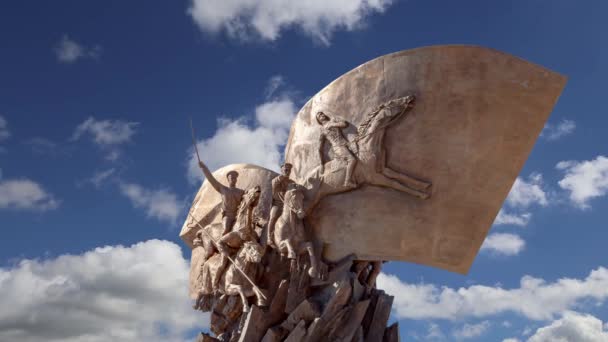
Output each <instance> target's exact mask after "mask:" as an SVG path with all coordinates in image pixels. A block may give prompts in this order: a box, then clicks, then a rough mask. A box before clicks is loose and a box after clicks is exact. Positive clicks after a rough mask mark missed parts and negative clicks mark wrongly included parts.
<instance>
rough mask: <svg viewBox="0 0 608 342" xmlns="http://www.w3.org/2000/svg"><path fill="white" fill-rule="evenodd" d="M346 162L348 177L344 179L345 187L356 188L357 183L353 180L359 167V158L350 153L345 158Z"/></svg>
mask: <svg viewBox="0 0 608 342" xmlns="http://www.w3.org/2000/svg"><path fill="white" fill-rule="evenodd" d="M345 160H346V176H345V177H344V178H345V179H344V186H346V187H349V188H350V187H356V186H357V183H355V181H354V180H353V174H354V171H355V167H356V166H357V158H355V156H353V154H352V153H351V152H350V151H348V152H347V153H346V156H345Z"/></svg>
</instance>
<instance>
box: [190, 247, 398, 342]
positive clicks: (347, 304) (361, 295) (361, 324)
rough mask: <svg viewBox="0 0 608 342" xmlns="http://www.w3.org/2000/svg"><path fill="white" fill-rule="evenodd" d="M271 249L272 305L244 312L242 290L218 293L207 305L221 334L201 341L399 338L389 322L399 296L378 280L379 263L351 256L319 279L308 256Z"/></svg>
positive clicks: (380, 341)
mask: <svg viewBox="0 0 608 342" xmlns="http://www.w3.org/2000/svg"><path fill="white" fill-rule="evenodd" d="M270 254H271V256H270V257H269V259H273V260H268V262H269V263H268V265H269V266H270V267H268V268H267V273H266V274H265V275H264V279H265V280H266V281H265V285H267V286H268V287H269V288H271V289H272V291H269V292H271V294H272V295H271V296H270V297H269V298H272V300H271V302H270V305H269V306H268V307H259V306H257V305H255V304H252V305H251V306H250V307H249V309H248V312H243V310H242V304H241V302H240V299H239V298H238V297H237V296H225V295H224V296H219V297H217V298H214V299H213V300H212V305H211V306H210V307H208V308H206V309H203V310H204V311H210V312H211V331H212V332H213V333H214V334H215V337H213V336H211V335H208V334H201V335H200V336H199V337H198V340H197V341H198V342H210V341H223V342H232V341H234V342H259V341H262V342H279V341H288V342H296V341H306V342H316V341H341V342H351V341H353V342H358V341H361V342H397V341H399V328H398V324H397V323H394V324H392V325H391V326H388V327H387V323H388V319H389V315H390V312H391V306H392V303H393V297H392V296H389V295H387V294H386V293H385V292H384V291H382V290H380V289H377V288H376V287H375V285H374V284H373V283H374V282H375V279H373V278H375V275H377V272H378V271H379V270H377V269H376V270H374V268H373V267H374V266H376V267H378V265H379V263H376V264H373V263H366V262H358V261H354V260H353V258H352V257H349V258H346V259H345V260H343V261H341V262H340V263H337V264H335V265H332V266H330V268H329V272H327V273H326V276H325V277H324V278H325V280H319V279H313V278H311V277H310V276H309V275H308V269H309V265H308V264H307V262H306V259H302V258H300V259H299V260H298V261H297V262H296V261H291V262H290V261H289V260H284V258H281V257H280V256H278V255H276V254H274V253H270ZM280 266H283V267H284V268H283V267H280ZM281 270H283V272H281ZM287 270H288V272H286V271H287ZM371 277H373V278H371ZM369 283H372V285H371V286H370V285H368V284H369Z"/></svg>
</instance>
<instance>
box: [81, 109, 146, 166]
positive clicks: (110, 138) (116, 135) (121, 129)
mask: <svg viewBox="0 0 608 342" xmlns="http://www.w3.org/2000/svg"><path fill="white" fill-rule="evenodd" d="M137 125H139V123H137V122H127V121H123V120H97V119H95V118H94V117H89V118H88V119H86V120H85V121H84V122H82V123H81V124H80V125H78V126H77V127H76V129H75V130H74V134H73V135H72V138H71V140H72V141H75V140H78V139H80V138H81V137H82V136H84V135H90V137H91V138H92V139H93V142H94V143H95V144H96V145H97V146H99V147H100V148H102V149H103V150H105V151H106V152H107V154H106V159H107V160H110V161H115V160H117V159H118V158H119V157H120V155H121V151H120V149H119V146H120V145H123V144H126V143H129V142H131V138H132V137H133V135H135V131H136V127H137Z"/></svg>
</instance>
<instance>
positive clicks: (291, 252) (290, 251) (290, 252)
mask: <svg viewBox="0 0 608 342" xmlns="http://www.w3.org/2000/svg"><path fill="white" fill-rule="evenodd" d="M285 248H286V249H287V258H289V259H297V258H298V254H297V253H296V249H295V248H294V247H293V241H292V240H291V239H287V240H285Z"/></svg>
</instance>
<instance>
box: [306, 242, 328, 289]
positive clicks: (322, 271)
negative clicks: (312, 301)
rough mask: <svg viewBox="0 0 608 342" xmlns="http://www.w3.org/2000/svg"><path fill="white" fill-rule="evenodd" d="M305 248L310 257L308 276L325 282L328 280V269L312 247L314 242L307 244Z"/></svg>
mask: <svg viewBox="0 0 608 342" xmlns="http://www.w3.org/2000/svg"><path fill="white" fill-rule="evenodd" d="M303 246H304V248H305V249H306V251H307V252H308V256H309V257H310V269H308V275H309V276H310V277H311V278H318V279H321V280H325V279H326V278H327V267H326V266H325V264H323V262H322V261H320V260H318V259H317V255H316V254H315V249H314V247H313V245H312V242H305V243H304V244H303ZM322 266H323V267H322Z"/></svg>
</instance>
